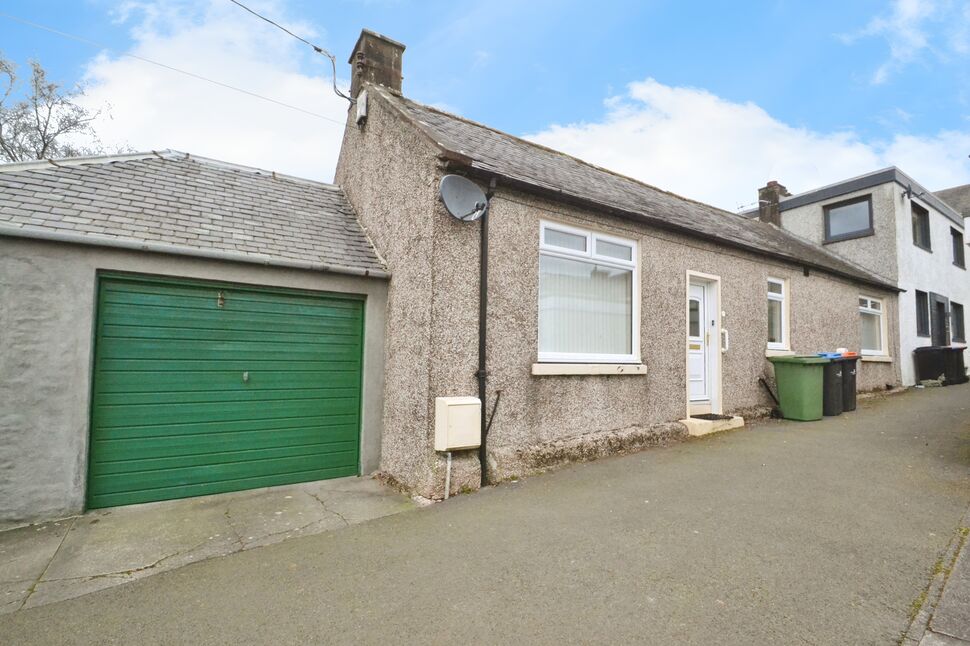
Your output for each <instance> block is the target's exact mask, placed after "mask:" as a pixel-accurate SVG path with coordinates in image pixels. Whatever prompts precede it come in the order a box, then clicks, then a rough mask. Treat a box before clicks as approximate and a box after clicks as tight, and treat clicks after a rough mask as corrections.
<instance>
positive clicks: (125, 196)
mask: <svg viewBox="0 0 970 646" xmlns="http://www.w3.org/2000/svg"><path fill="white" fill-rule="evenodd" d="M4 234H6V235H14V236H16V235H22V236H28V237H43V238H50V239H65V240H70V241H73V242H82V243H90V244H114V245H117V246H126V245H127V246H129V247H133V248H141V249H147V250H153V251H171V252H174V253H180V252H183V253H190V254H193V255H205V256H210V257H226V258H232V259H236V260H242V261H245V262H258V263H261V264H279V265H286V266H303V267H307V268H314V269H321V270H331V271H337V272H343V273H354V274H369V275H379V276H386V275H387V274H386V272H385V269H384V266H383V265H382V264H381V261H380V260H379V259H378V257H377V254H376V253H375V251H374V249H373V247H372V246H371V244H370V242H369V241H368V240H367V237H366V236H365V235H364V232H363V231H362V230H361V227H360V225H359V224H358V222H357V219H356V216H355V215H354V211H353V209H352V208H351V206H350V204H349V202H348V201H347V199H346V197H345V196H344V193H343V191H342V190H341V189H340V188H338V187H336V186H332V185H329V184H323V183H319V182H313V181H309V180H301V179H297V178H293V177H289V176H284V175H279V174H276V173H273V172H270V171H261V170H258V169H253V168H246V167H242V166H235V165H232V164H226V163H222V162H217V161H215V160H210V159H205V158H200V157H194V156H191V155H188V154H186V153H180V152H176V151H171V150H167V151H162V152H157V153H137V154H131V155H119V156H115V157H89V158H76V159H67V160H60V161H57V160H55V161H54V162H48V161H39V162H27V163H22V164H5V165H0V235H4ZM119 243H120V244H119ZM131 243H135V244H134V245H132V244H131Z"/></svg>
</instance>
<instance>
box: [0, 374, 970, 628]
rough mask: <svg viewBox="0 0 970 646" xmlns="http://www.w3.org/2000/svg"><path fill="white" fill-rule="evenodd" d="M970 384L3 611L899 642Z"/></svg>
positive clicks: (933, 548)
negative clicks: (70, 597)
mask: <svg viewBox="0 0 970 646" xmlns="http://www.w3.org/2000/svg"><path fill="white" fill-rule="evenodd" d="M968 504H970V385H964V386H952V387H949V388H939V389H933V390H927V391H922V392H908V393H904V394H901V395H897V396H894V397H891V398H885V399H875V400H869V401H866V402H864V403H862V404H861V406H860V410H859V411H857V412H855V413H852V414H847V415H843V416H841V417H839V418H836V419H830V420H825V421H822V422H816V423H805V424H799V423H794V422H771V423H764V424H759V425H755V426H754V427H751V428H748V429H744V430H740V431H735V432H728V433H723V434H719V435H714V436H707V437H704V438H700V439H697V440H692V441H689V442H686V443H683V444H679V445H676V446H673V447H670V448H665V449H655V450H648V451H645V452H643V453H639V454H634V455H629V456H623V457H618V458H611V459H606V460H600V461H598V462H593V463H588V464H580V465H574V466H571V467H568V468H564V469H562V470H559V471H556V472H554V473H550V474H546V475H542V476H536V477H532V478H529V479H526V480H523V481H521V482H519V483H516V484H505V485H502V486H499V487H494V488H490V489H487V490H485V491H483V492H480V493H477V494H474V495H468V496H457V497H455V498H452V499H451V500H450V501H448V502H446V503H442V504H438V505H434V506H432V507H428V508H425V509H422V510H419V511H416V512H413V513H407V514H396V515H393V516H389V517H386V518H381V519H378V520H375V521H372V522H368V523H363V524H360V525H356V526H353V527H347V528H344V529H341V530H339V531H334V532H328V533H324V534H319V535H315V536H307V537H301V538H295V539H293V540H288V541H285V542H283V543H279V544H276V545H271V546H269V547H264V548H260V549H254V550H248V551H245V552H241V553H238V554H233V555H231V556H229V557H226V558H219V559H209V560H206V561H203V562H201V563H196V564H192V565H189V566H186V567H182V568H179V569H177V570H174V571H170V572H165V573H163V574H160V575H158V576H153V577H149V578H146V579H143V580H140V581H135V582H133V583H130V584H128V585H124V586H117V587H113V588H111V589H108V590H102V591H99V592H95V593H93V594H89V595H85V596H83V597H79V598H76V599H71V600H69V601H64V602H61V603H56V604H50V605H47V606H43V607H39V608H29V609H25V610H23V611H21V612H17V613H12V614H8V615H5V616H2V617H0V635H2V638H3V641H4V643H5V644H31V643H34V644H36V643H60V644H131V643H140V644H153V643H164V644H175V643H195V644H253V643H257V644H269V643H271V644H274V645H275V644H305V643H382V644H383V643H403V644H408V643H411V644H431V643H480V644H483V643H484V644H493V643H530V644H531V643H549V644H553V643H555V644H559V643H563V642H566V643H577V642H579V643H605V642H611V643H651V644H665V645H666V644H719V645H721V644H745V645H746V646H750V645H752V644H839V645H843V644H897V643H899V642H900V640H901V639H902V638H903V635H904V633H905V632H906V630H907V627H908V626H909V624H910V620H911V618H912V617H913V616H915V615H916V614H917V613H918V612H919V611H920V609H921V607H922V605H923V603H924V601H925V598H926V590H927V587H928V585H929V584H930V582H931V580H932V577H933V574H934V569H935V565H936V564H937V563H938V560H939V559H940V557H941V555H944V554H945V553H946V550H947V548H948V546H949V545H951V544H952V541H953V538H954V536H955V535H956V534H957V531H958V526H959V525H960V522H961V518H962V517H963V515H964V513H965V512H966V510H967V506H968Z"/></svg>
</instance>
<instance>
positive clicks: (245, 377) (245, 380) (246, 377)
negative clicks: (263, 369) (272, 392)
mask: <svg viewBox="0 0 970 646" xmlns="http://www.w3.org/2000/svg"><path fill="white" fill-rule="evenodd" d="M243 383H244V384H248V383H249V371H248V370H247V371H246V372H244V373H243Z"/></svg>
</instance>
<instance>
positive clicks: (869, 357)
mask: <svg viewBox="0 0 970 646" xmlns="http://www.w3.org/2000/svg"><path fill="white" fill-rule="evenodd" d="M862 360H863V361H865V362H869V363H892V362H893V358H892V357H890V356H889V355H887V354H864V355H862Z"/></svg>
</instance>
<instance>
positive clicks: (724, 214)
mask: <svg viewBox="0 0 970 646" xmlns="http://www.w3.org/2000/svg"><path fill="white" fill-rule="evenodd" d="M370 87H371V88H372V89H373V90H374V91H375V92H379V93H380V95H381V96H382V97H384V99H385V100H387V101H388V102H389V103H390V104H391V105H392V106H394V107H395V108H396V109H397V110H398V111H399V113H400V114H401V115H403V116H404V117H405V118H406V119H408V120H409V121H411V122H412V123H414V124H415V125H416V126H417V127H418V128H419V129H420V130H422V131H423V132H424V133H425V134H426V135H427V136H428V138H429V139H430V140H431V141H433V142H434V144H435V145H436V146H437V147H438V148H439V149H440V150H441V151H442V152H441V155H442V156H443V157H445V158H446V159H448V160H450V161H451V162H453V163H455V164H457V165H459V166H463V167H465V168H467V169H468V170H469V171H470V172H471V173H472V174H481V175H484V176H486V177H487V176H493V177H495V176H497V177H501V178H504V179H506V180H508V183H509V184H510V185H513V186H516V187H520V188H522V189H525V190H533V191H539V192H542V193H545V194H548V195H550V196H551V197H552V198H553V199H561V200H567V201H573V202H580V203H583V204H587V205H590V206H593V207H594V208H595V207H599V208H603V209H605V210H607V211H610V212H614V213H618V214H619V215H621V216H625V217H628V218H631V219H636V220H640V221H642V222H646V223H649V224H652V225H654V226H657V227H660V228H665V229H671V230H675V231H679V232H683V233H685V234H687V235H690V236H694V237H700V238H705V239H708V240H711V241H713V242H716V243H719V244H725V245H729V246H732V247H735V248H741V249H745V250H747V251H750V252H752V253H756V254H759V255H763V256H771V257H775V258H779V259H783V260H786V261H789V262H794V263H797V264H799V265H802V266H807V267H813V268H816V269H820V270H823V271H826V272H828V273H831V274H836V275H839V276H842V277H844V278H849V279H852V280H855V281H858V282H861V283H864V284H868V285H874V286H877V287H880V288H883V289H891V290H897V291H898V288H897V287H896V286H895V285H894V284H893V283H892V282H891V281H889V280H887V279H885V278H883V277H881V276H878V275H876V274H873V273H871V272H869V271H866V270H865V269H863V268H862V267H859V266H858V265H856V264H853V263H851V262H849V261H847V260H845V259H843V258H841V257H840V256H837V255H835V254H833V253H830V252H828V251H826V250H825V249H823V248H822V247H820V246H818V245H815V244H812V243H811V242H809V241H807V240H803V239H802V238H799V237H797V236H795V235H794V234H791V233H789V232H787V231H784V230H782V229H779V228H778V227H775V226H773V225H771V224H767V223H764V222H760V221H754V222H753V221H751V220H749V219H747V218H744V217H742V216H739V215H737V214H736V213H731V212H729V211H723V210H721V209H718V208H716V207H713V206H710V205H707V204H703V203H701V202H695V201H694V200H690V199H687V198H684V197H681V196H679V195H674V194H673V193H668V192H667V191H663V190H661V189H658V188H655V187H653V186H650V185H649V184H644V183H643V182H640V181H638V180H635V179H633V178H630V177H625V176H623V175H620V174H618V173H614V172H612V171H609V170H606V169H604V168H600V167H598V166H594V165H592V164H589V163H586V162H584V161H582V160H580V159H577V158H575V157H571V156H569V155H566V154H564V153H561V152H559V151H557V150H552V149H551V148H546V147H545V146H540V145H538V144H534V143H532V142H530V141H525V140H524V139H520V138H518V137H514V136H512V135H509V134H506V133H504V132H501V131H498V130H495V129H493V128H489V127H487V126H484V125H482V124H479V123H475V122H473V121H469V120H467V119H464V118H462V117H458V116H455V115H453V114H449V113H447V112H443V111H441V110H438V109H436V108H432V107H430V106H427V105H422V104H420V103H416V102H414V101H411V100H410V99H407V98H404V97H401V96H398V95H395V94H391V93H389V92H387V91H385V90H383V89H382V88H379V87H377V86H370Z"/></svg>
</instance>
